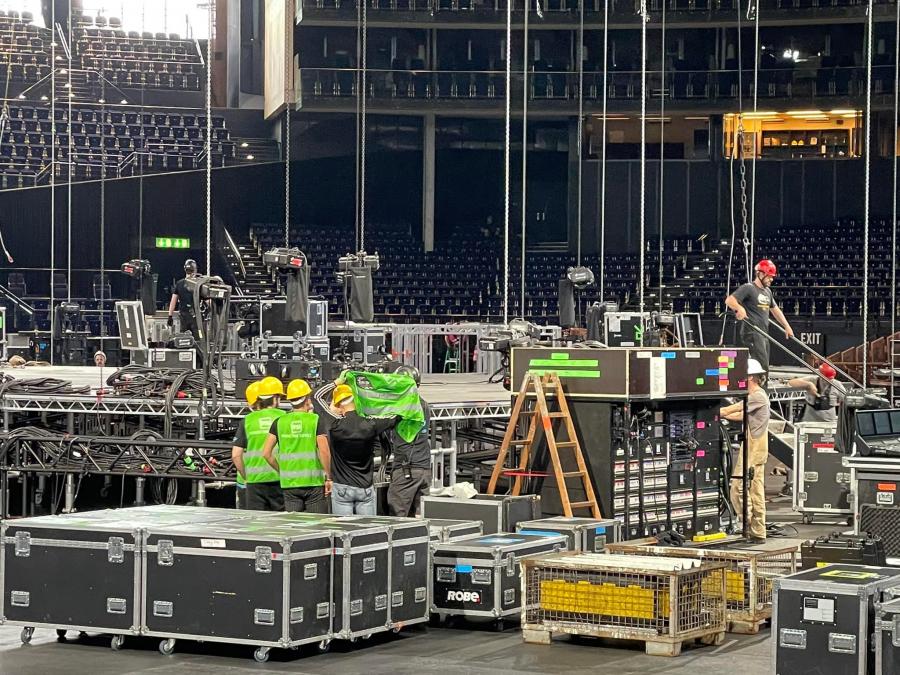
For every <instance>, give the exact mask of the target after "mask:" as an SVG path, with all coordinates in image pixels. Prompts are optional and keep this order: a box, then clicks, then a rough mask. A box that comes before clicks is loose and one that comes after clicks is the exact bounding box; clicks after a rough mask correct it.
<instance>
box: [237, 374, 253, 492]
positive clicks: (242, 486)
mask: <svg viewBox="0 0 900 675" xmlns="http://www.w3.org/2000/svg"><path fill="white" fill-rule="evenodd" d="M244 396H246V397H247V407H248V408H249V409H250V412H253V411H254V410H259V382H251V383H250V384H248V385H247V390H246V392H244ZM234 484H235V491H234V504H235V508H236V509H246V508H247V481H246V480H244V476H243V474H241V473H238V474H237V477H236V478H235V481H234Z"/></svg>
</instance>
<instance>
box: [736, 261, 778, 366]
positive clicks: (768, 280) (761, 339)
mask: <svg viewBox="0 0 900 675" xmlns="http://www.w3.org/2000/svg"><path fill="white" fill-rule="evenodd" d="M754 274H755V278H754V279H753V281H752V282H751V283H746V284H743V285H742V286H739V287H738V288H737V289H736V290H735V291H734V292H733V293H732V294H731V295H729V296H728V297H727V298H725V305H726V306H727V307H728V309H730V310H732V311H733V312H734V314H735V317H736V318H737V320H738V321H746V322H747V324H750V325H752V326H754V327H755V328H757V329H758V330H753V328H751V327H750V326H749V325H742V326H741V343H742V344H743V345H744V346H745V347H746V348H747V349H749V350H750V358H753V359H756V360H757V361H759V363H760V365H762V367H763V370H765V371H766V372H768V371H769V340H768V339H767V337H766V336H767V335H768V333H769V314H770V313H771V315H772V316H774V317H775V319H776V321H778V323H780V324H781V325H782V326H783V327H784V332H785V334H786V335H787V336H788V337H793V336H794V331H793V329H792V328H791V325H790V324H789V323H788V320H787V318H786V317H785V316H784V313H783V312H782V311H781V309H780V308H779V307H778V305H777V304H775V297H774V295H773V294H772V289H771V286H772V282H773V281H775V276H776V275H777V274H778V270H777V269H776V267H775V263H773V262H772V261H771V260H760V261H759V262H758V263H757V264H756V267H755V268H754ZM760 331H761V332H762V333H763V335H761V334H760Z"/></svg>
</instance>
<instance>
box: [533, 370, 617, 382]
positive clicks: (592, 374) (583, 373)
mask: <svg viewBox="0 0 900 675" xmlns="http://www.w3.org/2000/svg"><path fill="white" fill-rule="evenodd" d="M528 372H529V373H531V374H532V375H546V374H547V373H556V374H557V375H559V376H560V377H572V378H574V377H582V378H589V379H593V380H597V379H599V378H600V371H599V370H556V369H552V370H544V369H541V368H537V369H532V370H529V371H528Z"/></svg>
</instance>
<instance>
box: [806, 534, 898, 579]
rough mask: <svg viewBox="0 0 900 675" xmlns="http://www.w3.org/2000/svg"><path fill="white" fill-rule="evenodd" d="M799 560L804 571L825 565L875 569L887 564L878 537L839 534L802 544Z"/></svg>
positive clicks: (882, 543)
mask: <svg viewBox="0 0 900 675" xmlns="http://www.w3.org/2000/svg"><path fill="white" fill-rule="evenodd" d="M800 558H801V562H802V568H803V569H805V570H808V569H812V568H813V567H821V566H822V565H824V564H827V563H841V564H844V565H870V566H875V567H881V566H884V565H886V564H887V559H886V557H885V550H884V542H882V540H881V538H880V537H870V536H868V535H865V534H843V533H841V532H833V533H832V534H825V535H822V536H821V537H816V539H815V540H813V541H805V542H803V544H802V545H801V546H800Z"/></svg>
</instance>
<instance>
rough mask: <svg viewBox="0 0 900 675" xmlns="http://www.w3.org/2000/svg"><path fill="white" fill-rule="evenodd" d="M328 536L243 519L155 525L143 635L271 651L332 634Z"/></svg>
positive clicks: (264, 655)
mask: <svg viewBox="0 0 900 675" xmlns="http://www.w3.org/2000/svg"><path fill="white" fill-rule="evenodd" d="M332 583H333V581H332V537H331V533H330V532H325V531H315V530H308V529H298V528H295V527H291V526H290V525H289V524H285V523H279V522H272V523H263V522H261V521H260V520H254V519H240V520H233V521H227V522H220V523H211V524H205V525H196V524H188V525H178V526H172V527H159V528H155V527H150V528H148V529H147V532H146V544H145V547H144V582H143V589H142V594H143V599H144V601H143V622H142V623H143V626H144V630H143V634H144V635H148V636H152V637H160V638H163V640H162V642H161V643H160V647H159V648H160V651H161V652H162V653H164V654H169V653H171V652H172V650H173V649H174V647H175V640H177V639H188V640H200V641H210V642H232V643H239V644H248V645H254V646H256V647H257V650H256V652H255V654H254V658H256V660H257V661H260V662H264V661H266V660H267V659H268V655H269V650H270V649H271V648H272V647H281V648H288V647H295V646H298V645H302V644H306V643H309V642H319V643H320V645H321V646H322V647H323V648H324V647H327V645H328V642H329V641H330V639H331V636H332V623H331V620H332V616H331V615H332V611H331V609H332V607H331V593H332Z"/></svg>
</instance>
